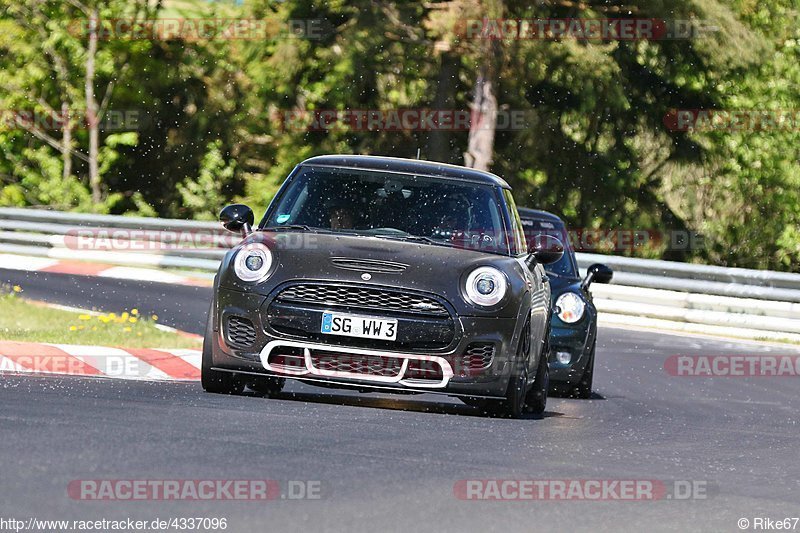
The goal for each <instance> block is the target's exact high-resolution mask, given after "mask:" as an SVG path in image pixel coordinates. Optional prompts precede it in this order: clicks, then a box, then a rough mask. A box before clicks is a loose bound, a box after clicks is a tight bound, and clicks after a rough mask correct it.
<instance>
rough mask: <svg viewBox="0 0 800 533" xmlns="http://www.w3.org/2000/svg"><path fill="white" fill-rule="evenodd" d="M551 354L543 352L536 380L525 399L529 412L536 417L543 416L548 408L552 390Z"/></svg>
mask: <svg viewBox="0 0 800 533" xmlns="http://www.w3.org/2000/svg"><path fill="white" fill-rule="evenodd" d="M549 352H550V351H549V350H547V351H545V350H542V355H541V356H540V357H539V367H538V368H537V369H536V378H535V379H534V380H533V386H532V387H531V390H530V392H529V393H528V396H527V397H526V398H525V407H526V409H527V411H528V412H529V413H531V414H534V415H536V416H542V415H543V414H544V410H545V408H546V407H547V390H548V389H549V388H550V367H549V365H548V364H547V359H548V357H549V355H550V353H549Z"/></svg>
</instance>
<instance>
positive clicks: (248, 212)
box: [219, 204, 256, 233]
mask: <svg viewBox="0 0 800 533" xmlns="http://www.w3.org/2000/svg"><path fill="white" fill-rule="evenodd" d="M219 221H220V222H222V226H223V227H224V228H225V229H226V230H228V231H233V232H234V233H239V232H244V233H250V232H251V231H253V224H254V223H255V221H256V217H255V215H253V210H252V209H250V208H249V207H247V206H246V205H244V204H231V205H229V206H228V207H226V208H225V209H223V210H222V211H221V212H220V214H219Z"/></svg>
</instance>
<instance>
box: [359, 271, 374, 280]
mask: <svg viewBox="0 0 800 533" xmlns="http://www.w3.org/2000/svg"><path fill="white" fill-rule="evenodd" d="M361 279H363V280H364V281H369V280H371V279H372V274H370V273H369V272H364V273H363V274H361Z"/></svg>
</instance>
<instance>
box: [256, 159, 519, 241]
mask: <svg viewBox="0 0 800 533" xmlns="http://www.w3.org/2000/svg"><path fill="white" fill-rule="evenodd" d="M499 202H500V200H499V197H498V194H497V192H496V190H495V188H494V187H492V186H488V185H481V184H475V183H469V182H460V181H457V180H453V179H441V178H434V177H425V176H416V175H411V174H397V173H389V172H379V171H365V170H357V169H340V168H323V167H304V168H301V169H300V171H299V173H298V174H297V175H295V176H294V177H293V178H292V180H291V182H290V183H289V185H288V187H287V188H286V190H285V191H284V192H283V194H282V195H281V197H280V198H279V199H277V200H276V204H275V205H274V206H273V207H272V208H271V209H270V212H269V216H268V218H267V220H266V222H265V224H264V227H265V228H272V229H277V228H290V229H299V230H303V229H305V230H310V231H314V230H322V231H332V232H336V233H348V234H356V235H369V236H376V237H382V238H389V239H402V240H418V241H421V242H426V243H429V244H436V245H442V246H457V247H464V248H469V249H476V250H481V251H485V252H490V253H500V254H505V255H507V254H508V253H509V247H508V242H507V239H505V231H504V223H503V218H502V214H501V211H500V207H499Z"/></svg>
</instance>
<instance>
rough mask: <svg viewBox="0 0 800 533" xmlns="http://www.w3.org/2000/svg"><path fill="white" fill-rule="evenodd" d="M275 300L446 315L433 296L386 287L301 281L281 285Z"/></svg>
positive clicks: (446, 312)
mask: <svg viewBox="0 0 800 533" xmlns="http://www.w3.org/2000/svg"><path fill="white" fill-rule="evenodd" d="M276 300H278V301H281V302H293V303H302V304H312V305H321V306H329V307H352V308H355V309H365V310H366V309H370V310H381V311H391V312H402V313H414V314H417V315H427V316H437V317H446V316H449V313H448V311H447V308H446V307H445V306H444V305H443V304H442V303H440V302H439V301H437V300H435V299H433V298H429V297H426V296H420V295H416V294H407V293H402V292H397V291H391V290H386V289H368V288H364V287H348V286H342V285H326V284H311V283H304V284H298V285H292V286H290V287H288V288H286V289H284V290H283V291H281V292H280V293H279V294H278V296H277V297H276Z"/></svg>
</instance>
